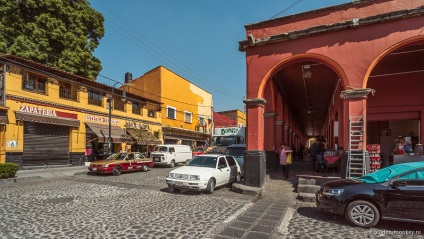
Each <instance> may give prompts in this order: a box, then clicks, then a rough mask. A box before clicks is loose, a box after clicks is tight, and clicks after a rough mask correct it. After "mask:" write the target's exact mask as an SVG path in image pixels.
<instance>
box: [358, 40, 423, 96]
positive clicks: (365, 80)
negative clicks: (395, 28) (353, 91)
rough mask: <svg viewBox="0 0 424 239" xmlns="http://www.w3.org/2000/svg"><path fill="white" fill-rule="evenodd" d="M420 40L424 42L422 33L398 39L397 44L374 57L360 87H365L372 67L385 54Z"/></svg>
mask: <svg viewBox="0 0 424 239" xmlns="http://www.w3.org/2000/svg"><path fill="white" fill-rule="evenodd" d="M420 41H421V42H422V43H423V44H424V35H420V36H415V37H411V38H408V39H405V40H403V41H400V42H398V43H397V44H395V45H393V46H391V47H389V48H387V49H386V50H385V51H383V52H382V53H381V54H380V55H379V56H378V57H377V58H375V59H374V61H373V62H372V63H371V65H370V66H369V68H368V70H367V73H366V74H365V76H364V80H363V83H362V88H364V89H365V88H367V85H368V80H369V76H370V74H371V72H372V71H373V70H374V68H375V67H376V66H377V64H378V63H380V61H381V60H383V59H384V58H385V57H386V56H387V55H389V54H390V53H392V52H394V51H396V50H399V49H401V48H404V47H406V46H408V45H410V44H412V43H416V42H420Z"/></svg>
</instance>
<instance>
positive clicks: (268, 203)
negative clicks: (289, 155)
mask: <svg viewBox="0 0 424 239" xmlns="http://www.w3.org/2000/svg"><path fill="white" fill-rule="evenodd" d="M337 176H338V175H337V174H332V173H328V174H326V173H318V172H315V171H313V169H312V161H311V160H310V159H309V158H308V157H305V159H304V161H295V162H294V163H293V164H292V166H291V169H290V177H289V179H288V180H286V179H284V177H283V175H282V172H281V171H280V170H276V169H274V170H269V171H268V175H267V177H268V181H267V183H266V184H265V187H264V192H263V194H262V196H261V198H260V200H258V201H257V202H256V203H255V204H254V205H253V206H252V207H250V208H249V209H248V210H246V211H245V212H244V213H243V214H241V215H240V216H238V217H237V218H235V219H234V220H233V221H231V222H230V223H229V224H228V225H226V226H225V227H224V228H223V229H222V230H220V231H218V232H216V233H217V235H216V236H215V237H214V238H215V239H224V238H225V239H229V238H243V239H245V238H247V239H262V238H263V239H265V238H285V237H286V235H287V234H288V232H289V227H290V225H289V222H290V219H291V216H292V215H293V213H294V212H295V208H296V202H297V201H296V196H297V193H296V189H295V187H296V185H297V181H298V178H299V177H302V178H314V179H316V181H317V184H321V183H324V182H327V181H331V180H335V179H337V178H338V177H337Z"/></svg>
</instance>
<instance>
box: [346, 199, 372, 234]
mask: <svg viewBox="0 0 424 239" xmlns="http://www.w3.org/2000/svg"><path fill="white" fill-rule="evenodd" d="M345 217H346V220H347V221H348V222H349V224H351V225H352V226H357V227H363V228H370V227H374V226H375V225H377V223H378V221H379V220H380V212H379V211H378V209H377V207H376V206H375V205H374V204H372V203H371V202H368V201H364V200H357V201H353V202H350V203H349V204H348V205H347V207H346V211H345Z"/></svg>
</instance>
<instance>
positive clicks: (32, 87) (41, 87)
mask: <svg viewBox="0 0 424 239" xmlns="http://www.w3.org/2000/svg"><path fill="white" fill-rule="evenodd" d="M46 82H47V80H46V79H42V78H39V77H37V76H35V75H32V74H29V73H27V74H25V75H24V76H23V77H22V89H23V90H27V91H32V92H34V93H39V94H46Z"/></svg>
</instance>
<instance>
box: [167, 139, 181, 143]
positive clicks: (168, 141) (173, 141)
mask: <svg viewBox="0 0 424 239" xmlns="http://www.w3.org/2000/svg"><path fill="white" fill-rule="evenodd" d="M177 143H178V140H175V139H165V144H177Z"/></svg>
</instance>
